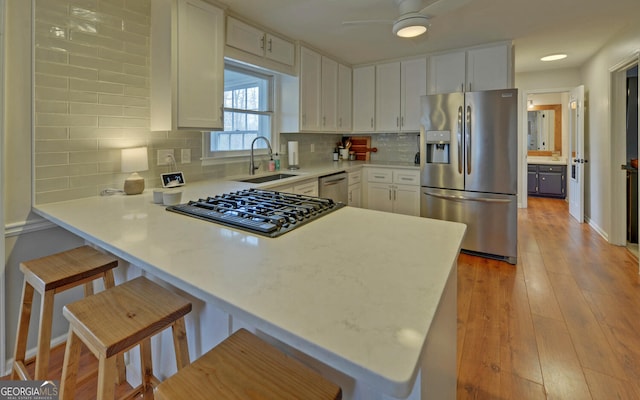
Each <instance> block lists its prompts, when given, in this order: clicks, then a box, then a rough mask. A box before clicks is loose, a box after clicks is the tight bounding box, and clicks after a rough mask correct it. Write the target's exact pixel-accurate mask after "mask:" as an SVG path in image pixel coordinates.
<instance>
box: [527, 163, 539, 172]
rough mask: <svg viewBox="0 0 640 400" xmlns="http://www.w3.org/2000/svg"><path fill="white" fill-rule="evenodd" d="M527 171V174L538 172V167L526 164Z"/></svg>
mask: <svg viewBox="0 0 640 400" xmlns="http://www.w3.org/2000/svg"><path fill="white" fill-rule="evenodd" d="M527 171H529V172H538V166H537V165H535V164H528V165H527Z"/></svg>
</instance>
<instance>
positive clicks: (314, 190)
mask: <svg viewBox="0 0 640 400" xmlns="http://www.w3.org/2000/svg"><path fill="white" fill-rule="evenodd" d="M293 193H295V194H302V195H305V196H313V197H318V180H317V179H314V180H313V182H306V183H300V184H297V185H295V186H294V187H293Z"/></svg>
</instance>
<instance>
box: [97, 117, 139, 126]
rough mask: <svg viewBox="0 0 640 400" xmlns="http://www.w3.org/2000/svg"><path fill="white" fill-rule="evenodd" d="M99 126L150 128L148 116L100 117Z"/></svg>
mask: <svg viewBox="0 0 640 400" xmlns="http://www.w3.org/2000/svg"><path fill="white" fill-rule="evenodd" d="M98 126H99V127H101V128H148V127H149V119H148V118H113V117H105V116H99V117H98Z"/></svg>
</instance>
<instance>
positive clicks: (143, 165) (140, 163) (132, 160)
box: [121, 147, 149, 172]
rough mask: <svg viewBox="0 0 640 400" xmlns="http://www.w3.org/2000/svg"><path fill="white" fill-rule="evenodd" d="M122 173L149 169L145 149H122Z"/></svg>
mask: <svg viewBox="0 0 640 400" xmlns="http://www.w3.org/2000/svg"><path fill="white" fill-rule="evenodd" d="M121 161H122V164H121V169H122V172H138V171H146V170H148V169H149V159H148V156H147V148H146V147H136V148H133V149H122V160H121Z"/></svg>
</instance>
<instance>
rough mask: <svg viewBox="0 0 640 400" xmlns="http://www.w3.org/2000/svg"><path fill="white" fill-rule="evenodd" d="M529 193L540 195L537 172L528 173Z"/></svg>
mask: <svg viewBox="0 0 640 400" xmlns="http://www.w3.org/2000/svg"><path fill="white" fill-rule="evenodd" d="M527 193H529V194H537V193H538V173H537V172H536V171H528V172H527Z"/></svg>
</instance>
